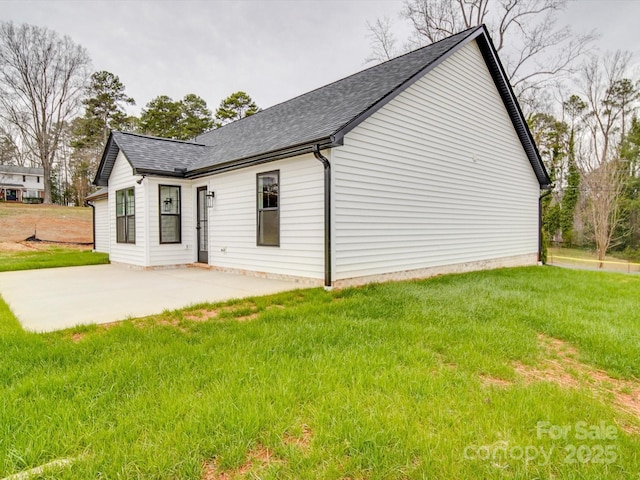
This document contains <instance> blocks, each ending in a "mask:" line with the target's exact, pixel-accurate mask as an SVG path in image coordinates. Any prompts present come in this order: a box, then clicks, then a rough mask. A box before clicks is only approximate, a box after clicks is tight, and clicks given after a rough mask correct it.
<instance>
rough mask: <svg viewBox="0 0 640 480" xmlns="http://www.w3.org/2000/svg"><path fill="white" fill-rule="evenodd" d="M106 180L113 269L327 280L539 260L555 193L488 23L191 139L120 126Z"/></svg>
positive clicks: (99, 216)
mask: <svg viewBox="0 0 640 480" xmlns="http://www.w3.org/2000/svg"><path fill="white" fill-rule="evenodd" d="M95 183H96V184H97V185H100V186H103V187H105V188H106V189H107V192H106V193H107V195H106V196H104V194H103V195H102V196H101V197H100V199H98V200H96V201H94V202H93V203H94V205H95V207H96V235H97V232H98V230H99V229H101V231H103V232H107V231H108V234H105V233H102V234H101V235H103V237H102V240H100V241H99V240H98V237H97V236H96V243H97V244H99V243H100V242H102V244H104V243H107V240H106V236H105V235H108V249H107V250H108V252H109V255H110V258H111V261H112V262H120V263H125V264H130V265H137V266H140V267H157V266H168V265H184V264H192V263H197V262H200V263H203V264H208V265H210V266H211V267H213V268H216V269H220V270H223V271H234V272H243V273H253V274H258V275H268V276H273V277H279V276H284V277H293V278H297V279H300V280H305V281H308V282H310V283H318V284H322V283H323V282H324V284H325V285H326V286H330V285H348V284H356V283H365V282H370V281H380V280H386V279H401V278H417V277H424V276H428V275H432V274H435V273H442V272H456V271H466V270H473V269H482V268H492V267H500V266H512V265H532V264H536V262H537V261H538V245H539V237H538V235H539V234H538V232H539V227H538V221H539V217H538V215H539V200H538V199H539V194H540V189H541V188H542V189H545V188H548V187H549V186H550V180H549V176H548V175H547V172H546V171H545V168H544V166H543V164H542V161H541V159H540V156H539V154H538V151H537V148H536V146H535V144H534V141H533V139H532V136H531V133H530V132H529V129H528V128H527V124H526V122H525V120H524V117H523V115H522V112H521V111H520V108H519V107H518V104H517V101H516V98H515V96H514V94H513V91H512V89H511V87H510V86H509V83H508V81H507V77H506V75H505V72H504V70H503V68H502V66H501V64H500V61H499V60H498V56H497V53H496V51H495V48H494V47H493V45H492V43H491V40H490V39H489V36H488V33H487V31H486V29H485V28H484V27H477V28H473V29H470V30H467V31H464V32H462V33H459V34H457V35H454V36H452V37H449V38H447V39H444V40H442V41H440V42H437V43H434V44H432V45H430V46H427V47H424V48H421V49H419V50H416V51H414V52H411V53H408V54H406V55H403V56H401V57H398V58H395V59H393V60H390V61H388V62H385V63H383V64H380V65H377V66H374V67H371V68H369V69H367V70H364V71H362V72H359V73H356V74H355V75H351V76H350V77H347V78H344V79H342V80H339V81H337V82H334V83H331V84H329V85H327V86H325V87H322V88H319V89H317V90H314V91H312V92H309V93H307V94H304V95H301V96H299V97H296V98H294V99H292V100H289V101H287V102H284V103H281V104H279V105H276V106H273V107H271V108H268V109H266V110H263V111H261V112H259V113H256V114H255V115H252V116H250V117H246V118H243V119H242V120H238V121H236V122H233V123H230V124H228V125H225V126H224V127H222V128H219V129H216V130H212V131H210V132H207V133H205V134H203V135H200V136H199V137H197V138H195V139H194V140H193V141H192V142H181V141H176V140H167V139H161V138H154V137H146V136H141V135H135V134H131V133H122V132H113V133H112V134H111V135H110V137H109V140H108V142H107V146H106V148H105V151H104V154H103V156H102V161H101V163H100V166H99V168H98V173H97V175H96V179H95ZM100 248H104V247H100Z"/></svg>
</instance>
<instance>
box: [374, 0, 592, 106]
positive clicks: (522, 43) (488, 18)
mask: <svg viewBox="0 0 640 480" xmlns="http://www.w3.org/2000/svg"><path fill="white" fill-rule="evenodd" d="M566 3H567V0H405V3H404V9H403V11H402V16H403V17H404V18H405V19H406V20H408V21H409V22H410V24H411V25H412V27H413V31H414V35H413V38H412V43H413V47H414V48H415V47H419V46H423V45H427V44H429V43H433V42H437V41H438V40H442V39H443V38H445V37H448V36H450V35H453V34H455V33H458V32H461V31H462V30H465V29H467V28H471V27H474V26H477V25H482V24H485V25H486V26H487V29H488V30H489V33H490V34H491V37H492V39H493V41H494V43H495V47H496V50H498V51H499V52H500V58H501V59H502V61H503V62H504V67H505V69H506V71H507V75H508V76H509V81H510V82H511V85H512V86H513V87H514V90H515V92H516V94H517V95H518V98H519V100H520V101H521V103H526V104H529V103H531V102H534V101H535V100H536V99H537V97H538V96H539V93H540V91H541V90H542V87H543V86H546V85H547V83H548V82H549V81H550V80H555V79H557V77H558V76H559V75H561V74H565V73H573V72H575V71H576V67H577V63H576V59H578V58H580V57H581V56H582V55H583V54H584V53H586V52H588V51H589V49H590V48H591V45H592V41H593V40H594V39H595V38H596V35H595V34H594V33H593V32H592V33H588V34H583V35H576V34H574V33H573V32H572V31H571V28H570V27H568V26H560V25H558V21H557V15H558V14H559V13H560V12H561V11H562V10H564V8H565V6H566ZM385 27H387V28H385ZM368 28H369V31H370V37H371V38H372V44H373V53H372V57H374V58H376V57H379V55H378V53H379V52H384V51H386V49H385V46H384V43H385V40H386V39H387V38H389V37H390V31H389V29H388V23H385V21H384V20H382V21H380V20H378V21H377V22H376V23H374V24H368ZM381 33H385V35H381ZM391 38H393V37H391Z"/></svg>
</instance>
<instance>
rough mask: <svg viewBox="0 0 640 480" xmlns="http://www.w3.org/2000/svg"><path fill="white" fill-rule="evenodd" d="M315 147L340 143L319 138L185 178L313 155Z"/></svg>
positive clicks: (201, 170) (218, 166) (193, 171)
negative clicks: (307, 154) (308, 154)
mask: <svg viewBox="0 0 640 480" xmlns="http://www.w3.org/2000/svg"><path fill="white" fill-rule="evenodd" d="M316 145H319V146H320V149H321V150H326V149H327V148H331V147H337V146H339V145H342V142H338V143H335V142H332V141H331V139H330V138H327V137H325V138H320V139H317V140H313V141H311V142H305V143H302V144H299V145H296V146H294V147H287V148H286V149H281V150H274V151H271V152H268V153H264V154H260V155H255V156H252V157H246V158H241V159H238V160H232V161H230V162H223V163H218V164H215V165H211V166H207V167H202V168H199V169H196V170H190V171H188V172H187V175H186V177H187V178H199V177H203V176H206V175H214V174H217V173H223V172H229V171H232V170H238V169H240V168H246V167H251V166H254V165H261V164H263V163H269V162H275V161H276V160H282V159H284V158H290V157H295V156H297V155H304V154H306V153H313V149H314V147H315V146H316Z"/></svg>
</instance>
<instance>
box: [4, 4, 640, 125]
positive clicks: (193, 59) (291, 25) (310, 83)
mask: <svg viewBox="0 0 640 480" xmlns="http://www.w3.org/2000/svg"><path fill="white" fill-rule="evenodd" d="M402 4H403V2H402V0H321V1H310V0H309V1H307V0H297V1H296V0H262V1H258V0H254V1H223V0H208V1H207V0H201V1H189V0H185V1H178V0H173V1H166V0H165V1H158V0H156V1H150V0H128V1H118V0H111V1H100V0H84V1H81V0H76V1H68V0H46V1H30V0H19V1H14V0H0V20H12V21H14V22H15V23H25V22H26V23H30V24H34V25H39V26H46V27H49V28H51V29H53V30H55V31H57V32H58V33H60V34H66V35H69V36H70V37H71V38H72V39H73V40H74V41H75V42H76V43H79V44H81V45H82V46H84V47H85V48H86V49H87V50H88V52H89V55H90V57H91V58H92V60H93V67H94V69H95V70H108V71H110V72H112V73H114V74H116V75H118V76H119V77H120V79H121V80H122V82H123V83H124V85H125V86H126V91H127V93H128V94H129V95H130V96H132V97H134V98H135V100H136V102H137V107H135V108H134V109H132V110H131V112H132V113H136V114H137V113H139V109H140V108H141V107H144V105H145V104H146V103H147V102H148V101H149V100H151V99H152V98H154V97H156V96H158V95H162V94H165V95H169V96H170V97H172V98H174V99H176V100H177V99H179V98H182V97H183V96H184V95H185V94H187V93H195V94H197V95H199V96H201V97H203V98H204V99H205V100H206V101H207V103H208V105H209V107H210V108H211V109H212V110H213V111H215V109H216V107H217V106H218V104H219V103H220V100H222V99H223V98H224V97H226V96H228V95H229V94H231V93H233V92H235V91H237V90H244V91H246V92H247V93H249V95H251V96H252V97H253V99H254V100H255V101H256V103H257V104H258V105H259V106H260V107H262V108H266V107H269V106H271V105H274V104H276V103H279V102H281V101H284V100H287V99H289V98H292V97H294V96H296V95H299V94H302V93H305V92H307V91H309V90H312V89H314V88H317V87H320V86H322V85H325V84H327V83H329V82H331V81H334V80H337V79H339V78H342V77H344V76H347V75H350V74H352V73H355V72H357V71H359V70H362V69H363V68H365V67H366V66H365V64H364V59H365V58H366V56H367V55H368V54H369V51H370V46H369V39H368V38H367V28H366V22H367V20H369V21H374V20H375V19H376V18H377V17H383V16H389V17H390V18H391V19H392V20H394V23H395V30H396V34H397V36H398V37H399V39H402V37H404V36H406V35H407V34H408V32H409V27H408V26H407V25H406V24H405V22H403V21H402V20H400V19H399V18H398V12H399V11H400V10H401V9H402ZM638 19H640V0H576V1H573V2H571V3H570V4H569V7H568V9H567V12H566V13H565V14H564V17H563V18H562V19H561V20H563V21H566V22H568V23H569V24H570V25H571V26H572V28H573V29H574V30H575V31H577V32H587V31H590V30H593V29H597V30H598V31H599V33H600V35H601V37H600V39H599V40H598V46H599V48H600V49H601V50H602V51H613V50H616V49H622V50H629V51H632V52H633V53H634V55H635V56H634V61H635V62H638V61H639V60H640V28H638Z"/></svg>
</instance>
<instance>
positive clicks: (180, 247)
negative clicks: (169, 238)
mask: <svg viewBox="0 0 640 480" xmlns="http://www.w3.org/2000/svg"><path fill="white" fill-rule="evenodd" d="M143 183H146V184H147V186H146V188H147V202H148V205H149V216H148V227H147V228H148V235H149V237H148V238H149V263H148V265H150V266H161V265H184V264H188V263H193V262H194V261H195V248H196V247H195V246H194V243H195V226H194V217H195V212H194V205H195V193H194V192H195V189H192V186H191V185H192V184H191V182H190V181H188V180H177V179H172V178H157V177H146V178H145V180H144V182H143ZM159 185H172V186H179V187H181V188H180V196H181V199H180V201H181V205H180V207H181V208H180V212H181V215H180V219H181V222H182V224H181V234H182V235H181V242H180V243H165V244H161V243H160V205H159V204H158V200H159V197H158V187H159Z"/></svg>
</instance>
